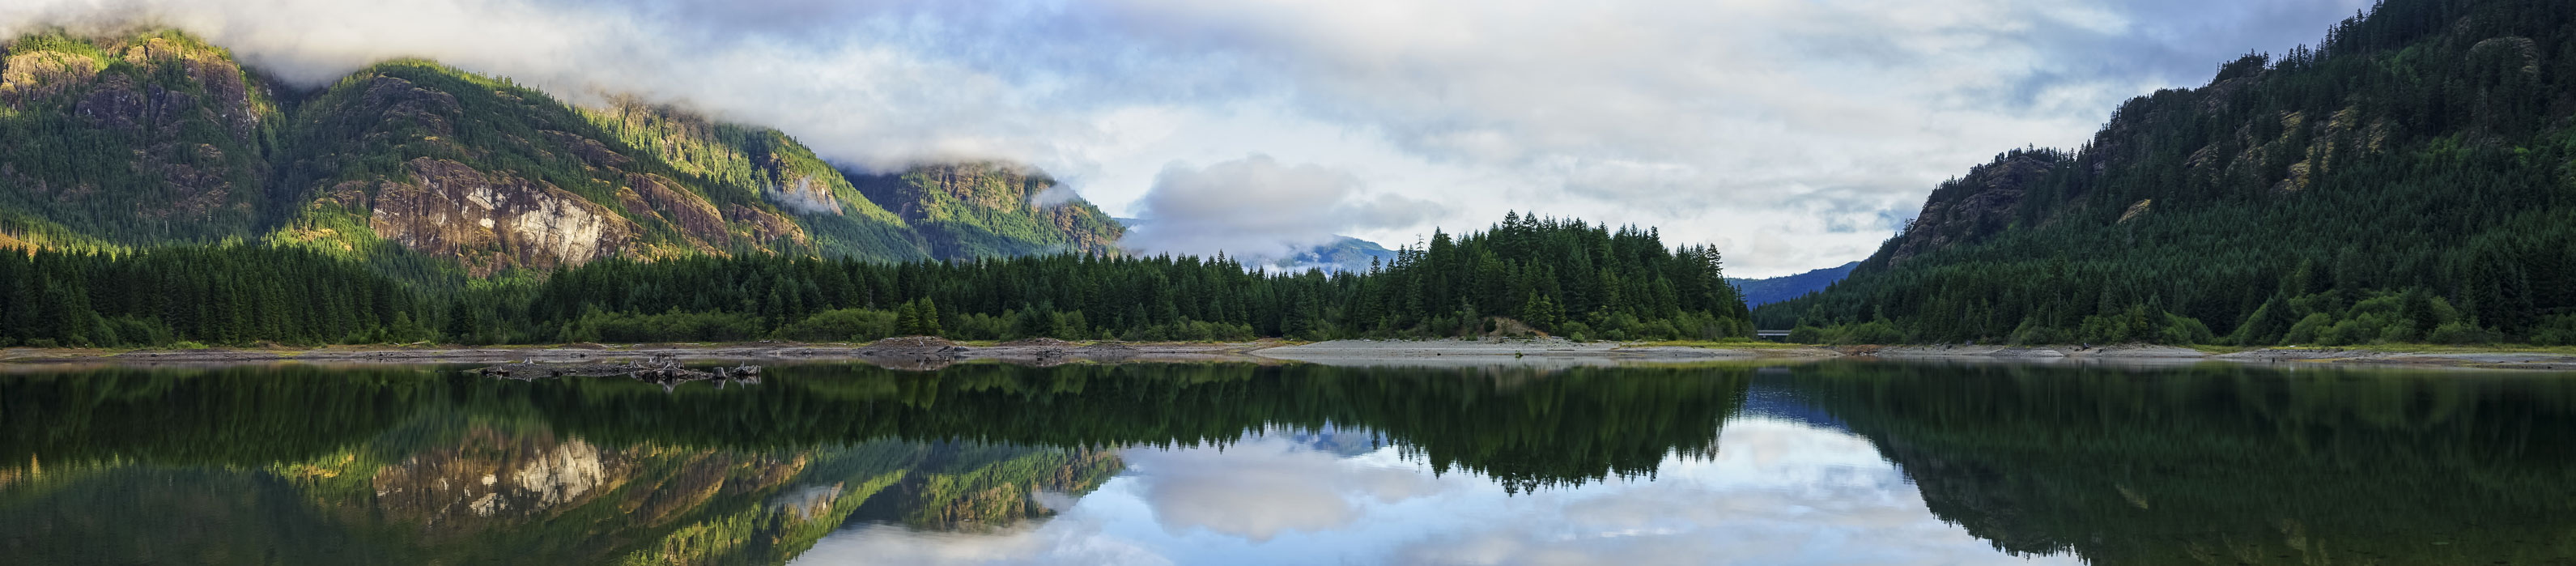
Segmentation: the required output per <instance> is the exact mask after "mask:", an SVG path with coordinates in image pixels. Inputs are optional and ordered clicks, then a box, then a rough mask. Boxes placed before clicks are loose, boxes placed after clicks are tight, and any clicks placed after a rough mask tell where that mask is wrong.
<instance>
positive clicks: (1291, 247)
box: [1121, 155, 1441, 263]
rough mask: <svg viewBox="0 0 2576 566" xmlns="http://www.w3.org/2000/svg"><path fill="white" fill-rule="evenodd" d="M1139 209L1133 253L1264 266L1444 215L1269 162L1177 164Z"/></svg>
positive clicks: (1339, 178)
mask: <svg viewBox="0 0 2576 566" xmlns="http://www.w3.org/2000/svg"><path fill="white" fill-rule="evenodd" d="M1135 209H1136V214H1137V215H1138V216H1141V217H1143V218H1144V219H1145V221H1146V222H1145V223H1143V224H1142V225H1139V226H1137V227H1135V229H1133V230H1130V231H1129V232H1128V235H1127V239H1126V240H1125V241H1123V242H1121V245H1123V246H1126V247H1127V248H1129V249H1133V250H1138V251H1143V252H1147V253H1155V252H1172V253H1183V254H1197V255H1214V254H1216V253H1218V252H1225V253H1229V254H1233V255H1236V256H1241V257H1246V258H1254V259H1261V260H1269V259H1278V258H1283V257H1288V256H1290V255H1293V254H1294V253H1295V252H1297V251H1298V250H1299V249H1300V248H1303V247H1305V246H1312V245H1315V244H1321V243H1325V242H1330V241H1332V239H1333V238H1334V235H1335V234H1339V233H1343V232H1348V231H1352V230H1355V229H1373V228H1402V227H1408V226H1414V225H1417V224H1420V223H1422V222H1423V221H1424V220H1426V219H1428V218H1431V217H1433V215H1436V214H1438V213H1439V212H1440V211H1441V207H1440V205H1437V204H1433V203H1431V202H1427V201H1421V200H1415V199H1412V198H1408V197H1404V196H1400V195H1393V194H1385V193H1376V194H1372V193H1368V192H1366V191H1364V190H1363V189H1362V188H1361V181H1360V179H1359V177H1357V176H1354V175H1351V174H1350V173H1347V172H1343V171H1338V170H1334V169H1330V168H1326V167H1323V166H1319V165H1311V164H1303V165H1289V164H1284V163H1280V162H1279V160H1277V159H1272V158H1270V156H1266V155H1253V156H1250V157H1245V158H1242V159H1236V160H1233V161H1227V162H1224V163H1218V164H1215V165H1209V166H1207V167H1203V168H1202V167H1192V166H1190V165H1188V164H1185V163H1173V164H1172V165H1171V166H1169V167H1166V168H1164V169H1163V173H1162V174H1161V175H1160V176H1157V177H1155V178H1154V188H1153V189H1151V190H1149V191H1147V192H1146V193H1145V196H1144V198H1142V199H1139V200H1138V201H1137V204H1136V207H1135ZM1247 263H1259V262H1247Z"/></svg>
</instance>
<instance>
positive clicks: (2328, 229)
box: [1755, 0, 2576, 345]
mask: <svg viewBox="0 0 2576 566" xmlns="http://www.w3.org/2000/svg"><path fill="white" fill-rule="evenodd" d="M1755 318H1756V322H1757V324H1758V325H1759V326H1761V327H1763V328H1787V327H1790V326H1792V325H1805V326H1809V327H1813V328H1814V329H1815V330H1814V331H1812V332H1811V333H1810V335H1809V336H1808V337H1806V338H1808V339H1813V340H1821V341H1832V342H1847V343H1895V342H1909V343H1921V342H1945V343H1946V342H1958V341H1967V340H1977V341H2012V342H2020V343H2073V342H2079V341H2080V342H2092V343H2107V342H2124V341H2154V342H2164V343H2230V344H2242V345H2274V344H2324V345H2341V344H2365V343H2378V342H2427V341H2430V342H2453V343H2482V342H2493V341H2528V342H2537V343H2543V344H2569V343H2576V5H2571V4H2568V3H2565V2H2512V1H2503V0H2388V1H2385V2H2381V3H2379V4H2378V5H2377V6H2375V7H2374V8H2373V9H2372V10H2370V11H2369V12H2367V13H2365V14H2363V15H2360V16H2356V17H2354V18H2352V19H2350V20H2346V21H2344V22H2343V23H2341V24H2339V25H2337V26H2335V27H2334V28H2333V29H2331V30H2329V31H2328V34H2327V36H2326V39H2325V40H2324V41H2323V42H2321V43H2320V44H2319V46H2318V47H2315V48H2307V47H2301V48H2298V49H2296V50H2293V51H2292V52H2290V53H2288V54H2286V55H2284V56H2281V57H2278V58H2275V57H2271V56H2268V55H2261V54H2255V55H2248V56H2246V57H2244V58H2241V59H2239V60H2236V61H2233V62H2229V63H2227V64H2225V65H2222V66H2220V68H2219V70H2218V74H2217V75H2216V77H2215V78H2214V79H2212V81H2211V82H2210V84H2208V85H2207V86H2204V87H2202V88H2197V89H2176V90H2165V91H2160V92H2157V93H2155V94H2153V95H2151V96H2145V97H2140V98H2137V99H2134V100H2131V101H2130V102H2128V103H2127V104H2125V105H2123V106H2121V107H2120V109H2119V110H2118V111H2117V112H2115V113H2114V114H2113V115H2112V117H2111V119H2110V120H2109V122H2108V123H2106V124H2105V125H2104V126H2103V128H2102V130H2101V131H2100V133H2098V134H2096V135H2095V136H2094V137H2093V139H2092V141H2090V142H2089V143H2087V144H2085V145H2084V146H2083V147H2081V148H2078V149H2075V150H2072V151H2060V150H2049V149H2027V150H2014V151H2011V152H2007V153H2004V154H2002V155H2000V156H1998V157H1997V158H1996V159H1995V160H1994V161H1993V162H1992V163H1989V164H1986V165H1983V166H1979V167H1977V168H1976V169H1974V170H1972V171H1970V172H1969V173H1968V174H1967V175H1966V176H1964V177H1961V178H1958V179H1955V180H1952V181H1950V182H1947V183H1943V184H1942V185H1941V186H1940V187H1938V188H1936V189H1935V190H1934V191H1933V192H1932V194H1931V196H1930V197H1929V198H1928V199H1926V202H1925V203H1924V206H1923V211H1922V214H1921V215H1920V216H1919V217H1918V219H1917V220H1916V221H1915V222H1914V223H1912V224H1911V225H1910V226H1908V227H1907V228H1906V229H1905V230H1904V231H1903V232H1901V233H1900V234H1898V235H1897V236H1896V237H1894V238H1891V239H1889V240H1888V241H1887V243H1886V244H1885V245H1884V246H1882V247H1881V248H1880V249H1879V250H1878V252H1877V253H1876V254H1874V255H1872V256H1871V257H1870V258H1869V259H1868V260H1866V261H1864V262H1862V264H1861V265H1860V266H1859V267H1858V268H1856V269H1855V270H1853V272H1852V274H1851V276H1850V278H1849V279H1848V280H1846V281H1845V282H1844V283H1842V284H1839V285H1836V286H1834V287H1833V288H1831V289H1828V290H1826V291H1824V292H1822V293H1820V294H1817V295H1813V296H1809V297H1806V298H1802V299H1798V300H1792V301H1786V302H1782V303H1777V304H1773V305H1768V306H1765V307H1764V308H1762V309H1761V310H1760V311H1759V312H1757V314H1756V317H1755Z"/></svg>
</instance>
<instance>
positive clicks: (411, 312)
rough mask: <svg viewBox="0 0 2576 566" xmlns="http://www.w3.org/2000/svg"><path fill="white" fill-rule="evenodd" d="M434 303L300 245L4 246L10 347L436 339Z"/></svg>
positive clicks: (1, 309)
mask: <svg viewBox="0 0 2576 566" xmlns="http://www.w3.org/2000/svg"><path fill="white" fill-rule="evenodd" d="M426 305H427V303H425V302H423V301H422V300H421V298H420V295H419V294H418V293H415V292H414V291H413V290H411V289H408V288H406V287H404V286H402V285H400V284H397V283H395V282H394V280H393V279H390V278H387V277H385V276H383V275H379V274H378V273H376V272H375V271H374V270H371V269H369V268H367V267H366V266H364V265H361V264H357V263H353V262H349V261H345V260H341V259H338V258H334V257H331V256H328V255H324V254H322V253H319V252H314V251H309V250H304V249H298V248H272V247H262V246H249V245H228V246H216V247H179V248H161V249H154V250H150V251H144V252H134V253H115V252H55V251H45V252H35V253H0V342H6V343H7V344H8V345H27V346H38V347H51V346H119V345H166V344H178V343H182V342H188V341H195V342H202V343H220V344H244V343H252V342H260V341H270V342H280V343H290V344H314V343H329V342H404V341H414V340H427V339H430V338H433V337H434V336H433V335H432V334H430V333H429V332H428V331H427V328H428V327H427V326H424V325H423V324H422V321H423V320H424V319H422V318H420V316H421V312H422V310H423V309H424V308H425V307H426Z"/></svg>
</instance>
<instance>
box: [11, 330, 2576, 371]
mask: <svg viewBox="0 0 2576 566" xmlns="http://www.w3.org/2000/svg"><path fill="white" fill-rule="evenodd" d="M656 357H670V358H677V359H681V360H689V361H751V362H758V361H771V362H787V363H793V362H837V361H856V362H865V363H872V364H877V365H881V366H886V367H894V368H903V369H937V368H939V367H945V366H947V365H949V364H954V363H959V362H970V361H998V362H1004V363H1014V364H1025V365H1038V366H1047V365H1057V364H1064V363H1075V362H1092V363H1120V362H1174V363H1186V362H1243V363H1314V364H1326V365H1346V366H1386V365H1402V366H1472V365H1536V366H1577V365H1618V364H1629V363H1685V362H1698V361H1728V360H1746V361H1754V360H1770V361H1800V360H1820V359H1828V358H1850V359H1886V360H1954V361H1993V362H2007V363H2118V364H2191V363H2204V362H2227V363H2245V364H2356V365H2384V366H2418V367H2466V368H2490V369H2524V370H2550V371H2576V355H2567V354H2556V353H2541V352H2507V351H2488V352H2479V351H2444V352H2390V351H2368V350H2320V349H2270V350H2252V351H2246V352H2237V353H2230V354H2223V355H2219V354H2211V353H2207V352H2202V351H2198V350H2192V349H2188V348H2176V347H2170V346H2151V345H2124V346H2105V347H2082V346H2038V347H2018V346H1884V347H1882V346H1840V347H1832V348H1827V347H1820V346H1770V347H1752V348H1702V347H1674V346H1643V345H1627V344H1620V343H1613V342H1586V343H1577V342H1572V341H1567V340H1564V339H1557V338H1548V339H1517V338H1515V339H1482V340H1454V339H1453V340H1335V341H1329V342H1316V343H1311V344H1290V343H1287V342H1281V341H1275V340H1265V341H1259V342H1236V343H1121V342H1093V343H1074V342H1064V341H1059V340H1047V339H1037V340H1021V341H1013V342H1005V343H1001V344H992V345H960V344H955V343H951V342H948V341H945V340H938V339H931V338H894V339H887V340H880V341H877V342H873V343H868V344H802V343H789V342H747V343H733V344H629V345H603V344H575V345H564V346H496V347H455V346H443V347H442V346H426V345H424V346H408V347H406V346H330V347H323V348H311V349H293V348H260V349H221V348H210V349H199V350H134V351H126V352H112V351H102V350H80V349H34V348H8V349H0V363H5V364H6V365H7V366H14V367H20V368H32V367H40V366H45V365H52V364H75V363H76V364H108V365H145V366H149V365H224V364H242V363H267V362H282V361H293V362H311V363H384V364H499V363H508V362H523V361H531V362H538V363H586V362H606V361H617V360H638V359H650V358H656Z"/></svg>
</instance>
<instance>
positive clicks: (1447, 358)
mask: <svg viewBox="0 0 2576 566" xmlns="http://www.w3.org/2000/svg"><path fill="white" fill-rule="evenodd" d="M1251 354H1252V355H1254V356H1260V357H1265V358H1275V359H1281V360H1289V361H1299V362H1308V363H1318V364H1329V365H1383V364H1400V365H1425V364H1428V365H1492V364H1509V363H1526V364H1545V365H1568V364H1601V363H1627V362H1691V361H1713V360H1752V359H1763V358H1798V359H1812V358H1830V357H1835V356H1839V355H1841V354H1838V353H1836V352H1834V351H1833V350H1827V349H1824V348H1744V349H1723V348H1693V347H1670V346H1627V345H1623V344H1619V343H1616V342H1574V341H1570V340H1566V339H1563V338H1500V339H1481V340H1334V341H1330V342H1316V343H1312V344H1301V345H1296V346H1280V347H1276V348H1263V349H1259V350H1253V351H1252V352H1251Z"/></svg>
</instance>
